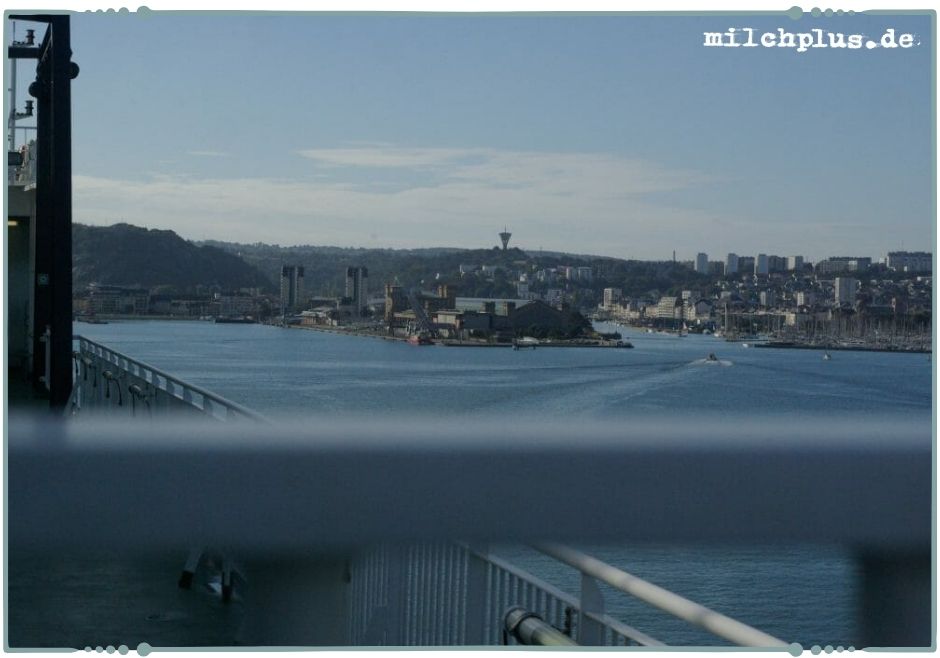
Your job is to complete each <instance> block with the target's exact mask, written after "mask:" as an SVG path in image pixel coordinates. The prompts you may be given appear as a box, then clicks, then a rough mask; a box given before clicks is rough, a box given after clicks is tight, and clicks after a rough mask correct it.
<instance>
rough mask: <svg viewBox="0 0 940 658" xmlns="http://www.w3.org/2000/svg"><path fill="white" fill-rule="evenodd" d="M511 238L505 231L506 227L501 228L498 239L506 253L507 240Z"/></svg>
mask: <svg viewBox="0 0 940 658" xmlns="http://www.w3.org/2000/svg"><path fill="white" fill-rule="evenodd" d="M511 237H512V233H510V232H509V231H507V230H506V227H505V226H504V227H503V232H502V233H500V234H499V239H500V241H502V243H503V251H506V247H508V246H509V238H511Z"/></svg>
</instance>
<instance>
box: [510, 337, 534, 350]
mask: <svg viewBox="0 0 940 658" xmlns="http://www.w3.org/2000/svg"><path fill="white" fill-rule="evenodd" d="M538 344H539V341H538V339H537V338H532V337H531V336H523V337H522V338H519V339H517V340H514V341H512V349H514V350H519V349H522V348H524V347H528V348H531V349H533V350H534V349H535V348H536V347H537V346H538Z"/></svg>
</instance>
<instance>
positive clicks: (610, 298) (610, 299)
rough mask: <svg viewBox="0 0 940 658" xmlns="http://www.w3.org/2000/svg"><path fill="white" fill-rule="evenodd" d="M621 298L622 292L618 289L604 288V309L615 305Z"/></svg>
mask: <svg viewBox="0 0 940 658" xmlns="http://www.w3.org/2000/svg"><path fill="white" fill-rule="evenodd" d="M622 297H623V290H621V289H620V288H604V308H611V307H612V306H614V305H615V304H617V303H618V302H619V301H620V299H621V298H622Z"/></svg>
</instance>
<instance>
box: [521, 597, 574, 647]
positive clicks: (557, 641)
mask: <svg viewBox="0 0 940 658" xmlns="http://www.w3.org/2000/svg"><path fill="white" fill-rule="evenodd" d="M503 628H504V629H505V632H506V634H507V635H512V636H513V637H514V638H516V640H517V641H518V642H519V643H520V644H531V645H539V646H547V647H559V646H577V643H576V642H575V641H574V640H572V639H571V638H570V637H568V636H567V635H565V634H564V633H562V632H561V631H559V630H558V629H557V628H555V627H554V626H552V625H550V624H548V623H546V622H545V620H543V619H542V618H541V617H539V616H538V615H537V614H535V613H534V612H529V611H528V610H526V609H525V608H523V607H522V606H514V607H512V608H510V609H509V610H507V611H506V614H505V615H503Z"/></svg>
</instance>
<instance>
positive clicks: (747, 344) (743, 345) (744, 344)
mask: <svg viewBox="0 0 940 658" xmlns="http://www.w3.org/2000/svg"><path fill="white" fill-rule="evenodd" d="M750 346H751V345H750V343H741V347H750Z"/></svg>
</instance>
